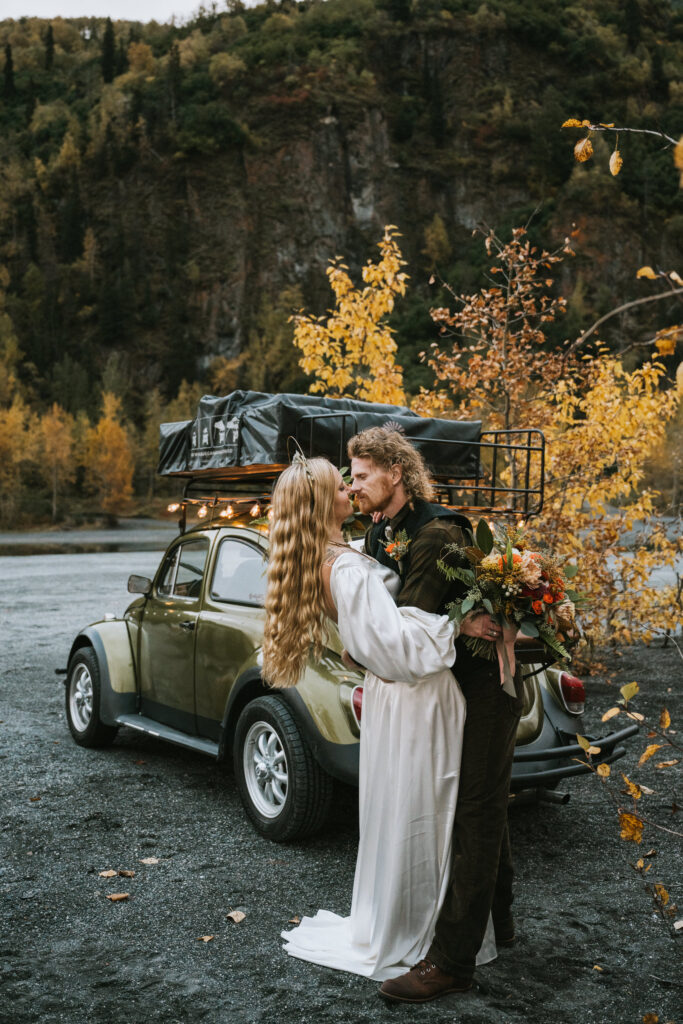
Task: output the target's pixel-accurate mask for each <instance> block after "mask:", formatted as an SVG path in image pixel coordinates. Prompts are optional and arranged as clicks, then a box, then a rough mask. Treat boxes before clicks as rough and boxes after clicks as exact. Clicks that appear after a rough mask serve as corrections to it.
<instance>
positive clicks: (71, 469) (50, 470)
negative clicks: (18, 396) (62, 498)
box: [38, 402, 76, 523]
mask: <svg viewBox="0 0 683 1024" xmlns="http://www.w3.org/2000/svg"><path fill="white" fill-rule="evenodd" d="M74 426H75V421H74V418H73V416H71V415H70V414H69V413H68V412H65V410H64V409H62V407H61V406H60V405H58V404H57V402H54V403H53V405H52V407H51V408H50V409H48V411H47V412H46V413H45V414H44V415H43V416H41V417H40V426H39V431H38V450H39V459H38V466H39V468H40V472H41V475H42V476H43V478H44V480H45V481H46V483H47V484H48V485H49V487H50V491H51V496H52V521H53V523H54V522H56V521H57V500H58V497H59V494H60V492H61V491H62V489H63V487H64V485H65V484H67V483H71V482H72V481H73V479H74V477H75V475H76V465H75V461H74V458H73V450H74Z"/></svg>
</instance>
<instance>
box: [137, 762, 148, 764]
mask: <svg viewBox="0 0 683 1024" xmlns="http://www.w3.org/2000/svg"><path fill="white" fill-rule="evenodd" d="M135 763H136V764H147V762H146V761H136V762H135Z"/></svg>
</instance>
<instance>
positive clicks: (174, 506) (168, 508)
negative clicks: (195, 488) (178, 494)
mask: <svg viewBox="0 0 683 1024" xmlns="http://www.w3.org/2000/svg"><path fill="white" fill-rule="evenodd" d="M179 508H180V504H179V503H178V502H177V501H172V502H171V504H170V505H167V506H166V511H167V512H177V511H178V509H179Z"/></svg>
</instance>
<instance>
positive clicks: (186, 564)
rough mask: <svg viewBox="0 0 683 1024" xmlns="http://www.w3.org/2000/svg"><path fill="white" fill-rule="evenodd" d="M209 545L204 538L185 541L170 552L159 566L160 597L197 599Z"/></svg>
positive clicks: (158, 586)
mask: <svg viewBox="0 0 683 1024" xmlns="http://www.w3.org/2000/svg"><path fill="white" fill-rule="evenodd" d="M208 552H209V543H208V541H207V540H206V539H205V538H204V537H198V538H196V539H194V540H188V541H185V542H184V543H182V544H178V546H177V547H175V548H174V549H173V551H170V552H169V553H168V555H167V556H166V559H165V561H164V562H163V564H162V566H161V571H160V573H159V582H158V584H157V594H158V595H159V596H160V597H170V596H171V595H173V596H174V597H199V595H200V593H201V589H202V579H203V576H204V568H205V566H206V556H207V554H208Z"/></svg>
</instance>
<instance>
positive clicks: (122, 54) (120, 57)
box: [116, 39, 128, 75]
mask: <svg viewBox="0 0 683 1024" xmlns="http://www.w3.org/2000/svg"><path fill="white" fill-rule="evenodd" d="M127 70H128V53H127V52H126V48H125V46H124V45H123V39H119V45H118V46H117V47H116V74H117V75H123V74H125V72H126V71H127Z"/></svg>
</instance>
